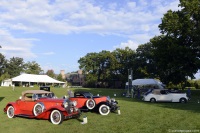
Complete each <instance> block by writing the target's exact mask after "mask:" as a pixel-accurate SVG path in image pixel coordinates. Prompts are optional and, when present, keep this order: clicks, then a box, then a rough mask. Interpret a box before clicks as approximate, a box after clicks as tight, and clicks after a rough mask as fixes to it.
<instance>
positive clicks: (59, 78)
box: [56, 74, 65, 81]
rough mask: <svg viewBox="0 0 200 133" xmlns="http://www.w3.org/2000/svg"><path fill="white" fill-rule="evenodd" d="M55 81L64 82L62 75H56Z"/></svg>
mask: <svg viewBox="0 0 200 133" xmlns="http://www.w3.org/2000/svg"><path fill="white" fill-rule="evenodd" d="M56 79H57V80H59V81H65V79H63V78H62V74H58V76H57V78H56Z"/></svg>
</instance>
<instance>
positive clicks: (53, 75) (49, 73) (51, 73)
mask: <svg viewBox="0 0 200 133" xmlns="http://www.w3.org/2000/svg"><path fill="white" fill-rule="evenodd" d="M46 75H48V76H49V77H52V78H55V73H54V71H53V70H47V72H46Z"/></svg>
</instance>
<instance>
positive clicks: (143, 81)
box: [127, 79, 164, 89]
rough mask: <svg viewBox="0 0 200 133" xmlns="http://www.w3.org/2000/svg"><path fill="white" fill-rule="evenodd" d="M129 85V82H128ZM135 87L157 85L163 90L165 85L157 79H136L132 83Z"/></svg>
mask: <svg viewBox="0 0 200 133" xmlns="http://www.w3.org/2000/svg"><path fill="white" fill-rule="evenodd" d="M127 85H128V82H127ZM132 85H133V86H141V85H156V86H158V87H159V88H160V89H163V88H164V87H163V86H164V84H163V83H162V82H160V81H158V80H155V79H135V80H133V81H132Z"/></svg>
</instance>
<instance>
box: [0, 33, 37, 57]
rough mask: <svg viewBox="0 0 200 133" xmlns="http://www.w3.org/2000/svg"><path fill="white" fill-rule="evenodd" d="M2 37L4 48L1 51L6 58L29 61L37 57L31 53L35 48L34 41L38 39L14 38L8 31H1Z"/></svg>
mask: <svg viewBox="0 0 200 133" xmlns="http://www.w3.org/2000/svg"><path fill="white" fill-rule="evenodd" d="M0 36H1V38H0V40H1V46H2V48H1V49H0V51H1V52H2V53H3V54H4V55H5V56H6V58H11V57H21V58H24V59H29V58H35V57H37V56H36V55H35V54H34V53H33V52H31V48H32V47H33V44H32V41H35V40H37V39H34V38H28V39H27V38H16V37H13V36H12V35H11V34H10V33H9V32H8V31H7V30H1V29H0Z"/></svg>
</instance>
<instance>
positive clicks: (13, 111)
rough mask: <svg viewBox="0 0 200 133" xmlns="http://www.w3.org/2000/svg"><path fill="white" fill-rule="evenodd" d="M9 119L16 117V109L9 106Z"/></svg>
mask: <svg viewBox="0 0 200 133" xmlns="http://www.w3.org/2000/svg"><path fill="white" fill-rule="evenodd" d="M7 116H8V118H13V117H14V116H15V109H14V107H13V106H9V107H8V109H7Z"/></svg>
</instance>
